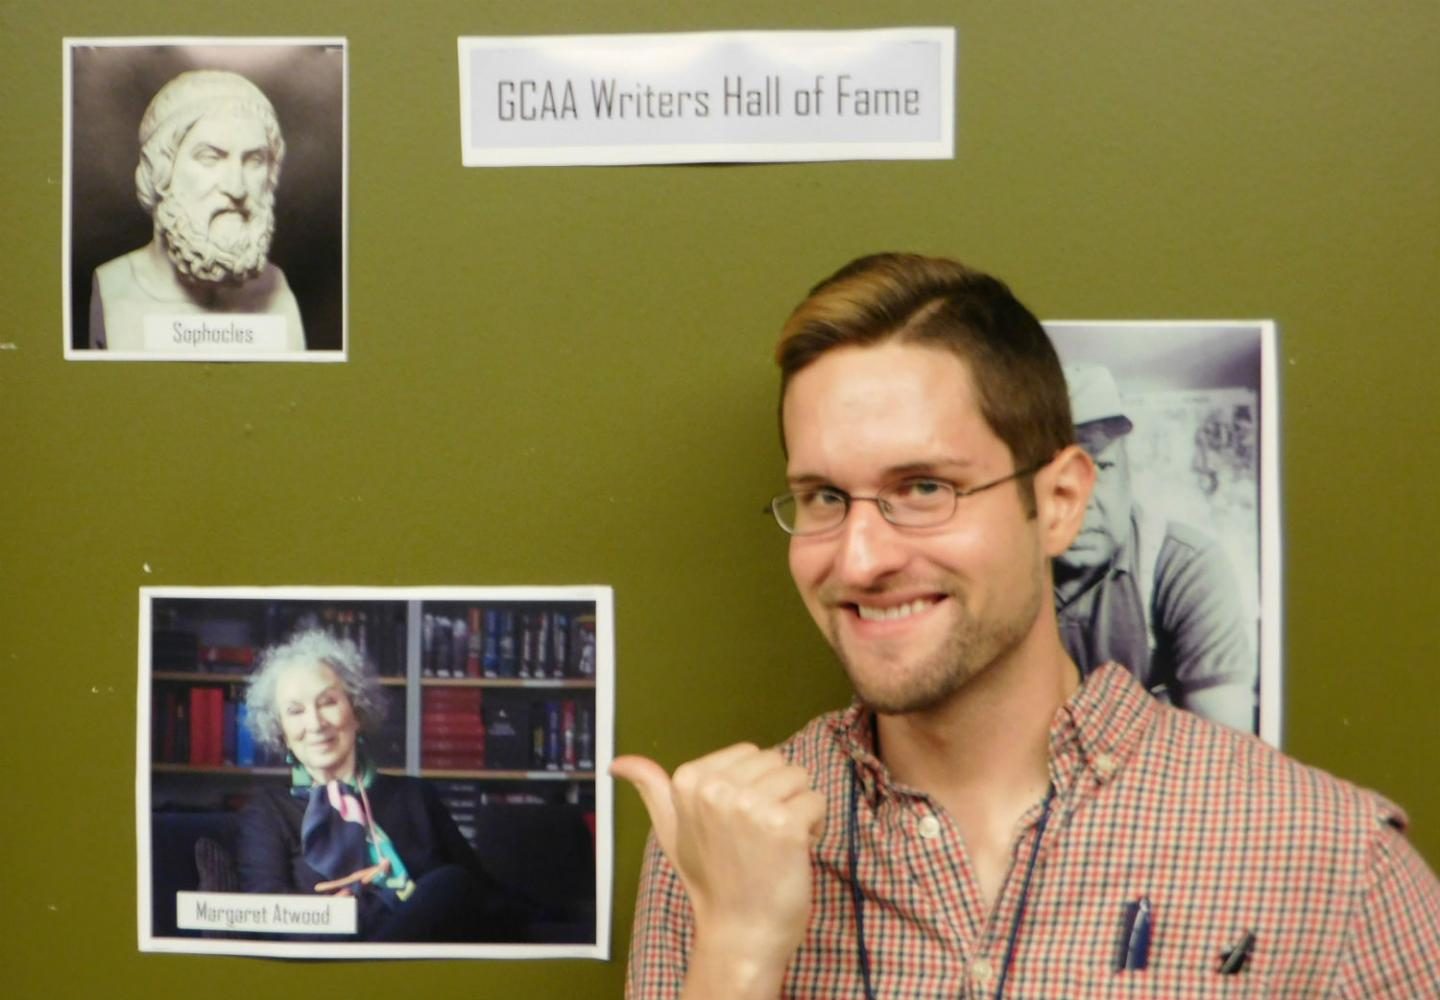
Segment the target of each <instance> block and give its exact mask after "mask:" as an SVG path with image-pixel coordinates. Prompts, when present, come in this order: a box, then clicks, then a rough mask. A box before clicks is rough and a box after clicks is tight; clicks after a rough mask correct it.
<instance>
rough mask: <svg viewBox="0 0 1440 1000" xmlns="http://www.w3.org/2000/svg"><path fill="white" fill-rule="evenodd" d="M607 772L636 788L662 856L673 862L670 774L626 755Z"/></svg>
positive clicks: (673, 838) (638, 756) (644, 761)
mask: <svg viewBox="0 0 1440 1000" xmlns="http://www.w3.org/2000/svg"><path fill="white" fill-rule="evenodd" d="M610 773H611V774H612V775H614V776H615V777H617V778H624V779H625V780H626V781H628V782H630V784H632V785H634V786H635V790H636V791H637V792H639V793H640V800H641V801H642V802H644V803H645V811H646V812H648V813H649V814H650V825H651V826H652V827H654V829H655V839H656V840H658V841H659V842H660V848H661V849H662V850H663V851H664V852H665V856H666V857H668V858H669V859H670V862H671V864H674V863H675V803H674V801H673V800H672V799H671V798H670V775H668V774H666V773H665V769H664V768H663V767H661V766H660V765H659V764H657V763H655V762H654V761H653V760H651V759H650V758H649V757H641V756H640V755H638V754H626V755H625V756H623V757H616V758H615V760H614V761H612V762H611V764H610Z"/></svg>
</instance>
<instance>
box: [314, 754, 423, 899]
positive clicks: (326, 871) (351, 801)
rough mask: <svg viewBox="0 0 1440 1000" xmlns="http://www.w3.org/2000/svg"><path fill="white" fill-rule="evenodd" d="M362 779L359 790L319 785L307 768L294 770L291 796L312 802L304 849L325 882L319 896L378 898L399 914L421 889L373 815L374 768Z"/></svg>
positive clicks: (344, 785)
mask: <svg viewBox="0 0 1440 1000" xmlns="http://www.w3.org/2000/svg"><path fill="white" fill-rule="evenodd" d="M357 778H358V781H357V782H356V783H355V784H354V785H350V784H347V783H345V782H343V781H339V780H335V781H329V782H326V783H325V784H323V785H317V784H315V783H314V781H313V780H311V778H310V775H309V773H308V772H307V771H306V770H305V769H304V768H303V767H297V768H295V769H294V771H293V772H292V784H291V789H290V794H292V795H294V796H296V797H297V798H308V799H309V802H308V804H307V805H306V806H305V817H304V819H303V820H301V823H300V847H301V850H302V852H303V853H304V855H305V863H306V864H307V865H309V866H310V867H311V868H313V869H314V870H315V871H317V872H319V873H320V874H321V875H323V876H324V881H323V882H321V883H320V884H319V885H317V886H316V891H318V892H332V891H337V890H340V889H344V890H346V891H348V892H350V893H351V894H352V895H355V896H360V895H362V894H370V893H373V894H375V896H376V897H377V898H379V899H380V901H381V902H383V903H384V904H385V905H386V906H387V907H390V908H394V907H395V906H398V905H399V904H400V903H403V902H404V901H405V900H406V899H408V898H409V897H410V893H412V892H413V891H414V890H415V883H414V882H412V881H411V880H410V875H409V873H408V872H407V871H406V870H405V862H404V861H402V860H400V854H399V852H397V851H396V850H395V845H394V844H393V843H391V841H390V838H389V837H387V836H386V835H385V831H384V830H382V829H380V825H379V824H378V823H376V822H375V818H374V815H373V814H372V813H371V811H370V808H369V806H370V802H369V798H368V796H367V795H366V792H365V790H366V789H367V788H369V787H370V786H371V785H372V784H373V783H374V781H375V767H374V765H372V764H370V763H369V762H368V761H367V762H365V763H363V764H362V765H361V767H360V772H359V774H358V775H357Z"/></svg>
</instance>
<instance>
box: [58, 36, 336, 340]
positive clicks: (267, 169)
mask: <svg viewBox="0 0 1440 1000" xmlns="http://www.w3.org/2000/svg"><path fill="white" fill-rule="evenodd" d="M64 77H65V80H64V82H65V86H64V122H65V124H64V137H65V163H64V176H65V197H64V219H63V222H62V227H63V244H64V263H63V266H62V271H63V285H64V305H65V333H64V353H65V357H66V358H67V359H70V360H92V361H106V360H130V361H177V360H178V361H183V360H193V361H343V360H345V357H346V352H347V347H348V345H347V333H346V322H347V319H346V296H347V288H346V280H347V275H346V270H347V255H346V232H347V225H348V222H347V217H346V211H347V208H346V183H347V180H346V178H347V169H348V163H347V159H348V127H347V78H346V47H345V41H344V40H343V39H225V38H186V39H167V38H115V39H101V38H88V39H75V38H72V39H66V41H65V49H64Z"/></svg>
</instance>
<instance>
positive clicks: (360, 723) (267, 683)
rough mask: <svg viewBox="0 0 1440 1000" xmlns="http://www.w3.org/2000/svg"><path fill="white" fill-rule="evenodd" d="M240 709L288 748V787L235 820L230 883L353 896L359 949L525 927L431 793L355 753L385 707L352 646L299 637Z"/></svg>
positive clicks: (266, 794)
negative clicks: (234, 871) (234, 875)
mask: <svg viewBox="0 0 1440 1000" xmlns="http://www.w3.org/2000/svg"><path fill="white" fill-rule="evenodd" d="M245 703H246V708H247V710H248V715H247V724H248V725H249V726H250V729H251V732H252V733H253V734H254V735H255V738H256V739H257V740H258V741H259V742H261V743H263V744H265V745H266V746H268V747H270V748H272V749H274V750H277V751H279V750H283V751H285V753H286V755H287V759H288V760H289V761H290V762H291V763H292V771H291V775H292V780H291V786H290V788H288V789H279V788H265V789H262V790H261V791H259V792H258V793H256V795H255V796H254V797H253V798H252V799H251V800H250V802H249V804H248V805H247V806H246V808H245V810H244V812H243V813H242V816H241V832H240V844H239V855H240V859H239V860H240V884H241V888H243V889H244V890H245V891H247V892H270V893H324V894H330V895H348V896H353V897H354V898H355V899H356V902H357V917H358V924H357V926H358V932H357V934H356V937H358V938H359V939H362V940H367V941H494V940H514V939H515V938H516V936H517V935H520V934H521V933H522V931H521V930H520V929H519V928H518V927H517V921H516V919H515V914H514V913H512V912H509V909H510V908H509V906H508V905H507V903H506V900H505V894H504V892H503V890H501V889H500V888H499V886H498V885H497V884H496V883H495V882H494V880H492V879H491V878H490V877H489V876H488V875H487V874H486V873H485V871H484V870H483V869H482V868H481V866H480V863H479V861H478V859H477V858H476V857H475V853H474V851H472V850H471V848H470V845H469V843H468V842H467V841H466V840H465V838H464V836H463V835H462V834H461V833H460V831H459V829H458V828H457V827H456V826H455V821H454V820H453V819H452V818H451V817H450V814H449V812H448V811H446V809H445V806H444V804H443V803H442V802H441V801H440V798H439V796H437V795H436V794H435V792H434V790H433V789H432V788H431V787H430V786H429V785H428V784H426V783H425V782H423V781H421V780H420V779H419V778H410V777H401V776H396V775H385V774H380V773H379V772H378V771H377V770H376V768H375V765H374V762H373V761H372V760H371V759H370V758H369V755H368V754H367V753H366V750H365V737H366V734H367V733H373V732H374V731H375V730H376V728H377V727H378V725H379V723H380V721H381V719H382V718H383V716H384V701H383V700H382V693H381V690H380V686H379V682H378V680H377V678H376V677H375V676H374V674H373V673H371V672H370V671H368V670H367V669H366V667H365V662H364V659H363V658H362V657H361V655H360V652H359V650H358V649H356V647H355V645H354V644H353V643H351V642H349V641H341V640H337V639H335V638H333V637H331V636H329V635H327V634H326V633H324V632H320V631H308V632H302V633H300V634H299V635H296V636H295V637H294V638H292V639H290V640H289V641H288V642H285V643H282V644H281V645H278V646H274V647H271V648H270V649H267V650H266V651H265V652H264V654H263V655H262V657H261V660H260V665H259V667H258V668H257V669H256V671H255V674H254V675H253V677H252V678H251V681H250V685H249V688H248V689H247V691H246V696H245Z"/></svg>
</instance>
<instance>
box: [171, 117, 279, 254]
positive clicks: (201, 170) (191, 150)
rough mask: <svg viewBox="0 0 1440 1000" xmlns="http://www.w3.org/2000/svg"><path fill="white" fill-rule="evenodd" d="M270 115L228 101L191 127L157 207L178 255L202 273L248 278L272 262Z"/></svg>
mask: <svg viewBox="0 0 1440 1000" xmlns="http://www.w3.org/2000/svg"><path fill="white" fill-rule="evenodd" d="M270 160H271V154H270V144H269V140H268V139H267V137H266V134H265V125H264V123H263V122H262V121H261V120H260V119H258V118H256V117H255V116H253V115H250V114H247V113H244V112H241V111H235V110H230V109H225V108H219V109H216V110H214V111H210V112H207V113H206V114H205V115H204V116H203V117H201V118H200V120H199V121H197V122H196V123H195V124H194V125H193V126H192V127H191V128H190V131H188V132H187V133H185V138H184V139H183V140H182V141H181V143H180V148H179V150H178V151H177V152H176V154H175V163H174V168H173V171H172V173H171V177H170V183H169V185H168V186H167V188H166V189H165V192H164V196H163V198H162V199H161V201H160V204H159V205H158V206H157V208H156V222H157V223H158V224H159V226H160V229H161V231H162V233H163V235H164V236H165V240H166V245H167V249H168V250H169V253H170V257H171V260H172V261H173V262H174V263H175V265H176V267H177V268H178V269H179V270H180V272H181V274H182V275H183V276H185V277H190V278H194V279H195V280H198V281H212V282H215V281H242V280H247V279H248V278H252V277H254V276H255V275H256V274H258V273H259V271H260V269H262V268H263V267H264V265H265V258H266V255H267V254H268V252H269V248H270V235H271V232H272V231H273V227H274V216H273V205H274V198H273V195H272V192H271V190H270V175H271V166H272V165H271V162H270Z"/></svg>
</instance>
